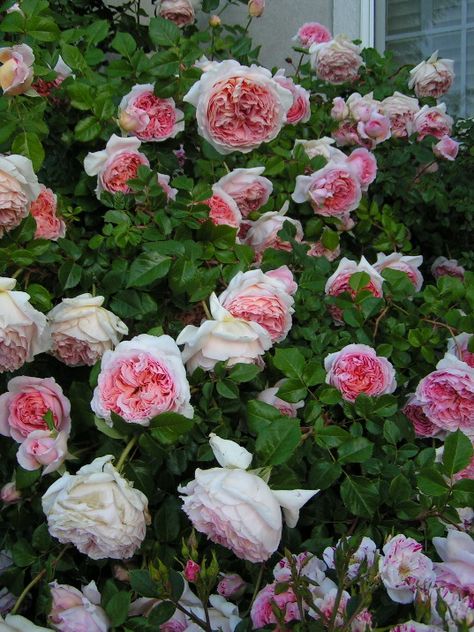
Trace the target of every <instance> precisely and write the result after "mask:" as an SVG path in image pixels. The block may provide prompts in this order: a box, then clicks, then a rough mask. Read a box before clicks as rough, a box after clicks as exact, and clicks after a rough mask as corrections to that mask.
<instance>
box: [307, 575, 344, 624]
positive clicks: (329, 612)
mask: <svg viewBox="0 0 474 632" xmlns="http://www.w3.org/2000/svg"><path fill="white" fill-rule="evenodd" d="M310 590H311V595H312V597H313V602H314V605H315V606H316V607H317V608H318V610H319V611H320V612H321V613H322V614H323V616H324V617H325V619H326V620H332V619H334V625H335V629H336V630H337V629H338V628H341V627H342V626H343V623H344V614H345V611H346V608H347V603H348V601H349V599H350V595H349V593H348V592H347V591H346V590H344V591H343V592H342V594H341V596H340V601H339V604H338V607H337V612H336V614H334V610H335V607H336V597H337V595H338V588H337V585H336V584H335V583H334V582H333V581H332V580H331V579H329V578H328V577H326V579H324V580H323V581H322V582H321V584H320V585H319V586H312V587H311V588H310ZM309 615H310V616H311V617H312V618H313V619H319V618H320V615H319V613H318V612H317V611H316V610H313V609H310V611H309Z"/></svg>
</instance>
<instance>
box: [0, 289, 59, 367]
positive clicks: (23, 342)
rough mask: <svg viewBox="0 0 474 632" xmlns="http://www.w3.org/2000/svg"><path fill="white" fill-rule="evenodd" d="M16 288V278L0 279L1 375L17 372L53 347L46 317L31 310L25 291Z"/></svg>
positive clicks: (32, 308)
mask: <svg viewBox="0 0 474 632" xmlns="http://www.w3.org/2000/svg"><path fill="white" fill-rule="evenodd" d="M15 285H16V280H15V279H8V278H6V277H0V318H1V320H2V327H1V328H0V373H3V372H5V371H16V370H17V369H19V368H20V367H21V366H23V364H24V363H25V362H31V361H32V360H33V357H34V356H35V355H37V354H39V353H43V352H45V351H48V349H49V348H50V345H51V335H50V332H49V328H48V326H47V321H46V316H45V315H44V314H42V313H41V312H39V311H38V310H36V309H34V307H32V305H31V304H30V297H29V295H28V294H27V293H26V292H18V291H15V290H14V289H13V288H14V287H15Z"/></svg>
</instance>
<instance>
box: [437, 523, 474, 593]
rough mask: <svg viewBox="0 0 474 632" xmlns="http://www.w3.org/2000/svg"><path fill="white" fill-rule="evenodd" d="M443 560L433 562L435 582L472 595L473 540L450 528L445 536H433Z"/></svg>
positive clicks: (473, 591)
mask: <svg viewBox="0 0 474 632" xmlns="http://www.w3.org/2000/svg"><path fill="white" fill-rule="evenodd" d="M433 545H434V547H435V549H436V552H437V553H438V555H439V556H440V558H441V559H442V560H443V561H442V562H438V563H436V564H435V572H436V584H437V585H440V586H443V585H444V586H447V587H449V588H451V589H452V588H454V589H455V590H456V591H457V592H459V593H461V594H462V595H471V596H472V595H474V541H473V539H472V538H471V536H470V535H469V534H467V533H463V532H462V531H457V530H455V529H450V530H449V531H448V535H447V537H446V538H439V537H438V538H433Z"/></svg>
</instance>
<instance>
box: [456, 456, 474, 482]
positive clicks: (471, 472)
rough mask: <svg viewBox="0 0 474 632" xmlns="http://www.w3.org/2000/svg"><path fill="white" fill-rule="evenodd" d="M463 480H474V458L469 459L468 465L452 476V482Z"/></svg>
mask: <svg viewBox="0 0 474 632" xmlns="http://www.w3.org/2000/svg"><path fill="white" fill-rule="evenodd" d="M463 478H468V479H470V480H474V456H473V457H472V458H471V460H470V462H469V465H467V466H466V467H465V468H463V469H462V470H459V472H456V474H454V475H453V480H454V481H460V480H461V479H463Z"/></svg>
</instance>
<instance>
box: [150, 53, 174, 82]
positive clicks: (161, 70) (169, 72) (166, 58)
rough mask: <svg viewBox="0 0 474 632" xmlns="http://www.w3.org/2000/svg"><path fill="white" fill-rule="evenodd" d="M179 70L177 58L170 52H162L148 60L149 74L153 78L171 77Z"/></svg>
mask: <svg viewBox="0 0 474 632" xmlns="http://www.w3.org/2000/svg"><path fill="white" fill-rule="evenodd" d="M178 70H179V58H178V57H177V56H176V53H175V52H174V51H172V50H163V51H161V52H159V53H156V54H155V55H153V57H151V59H150V73H151V74H152V75H154V76H155V77H160V78H164V77H173V76H174V75H175V74H176V73H177V72H178Z"/></svg>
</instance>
